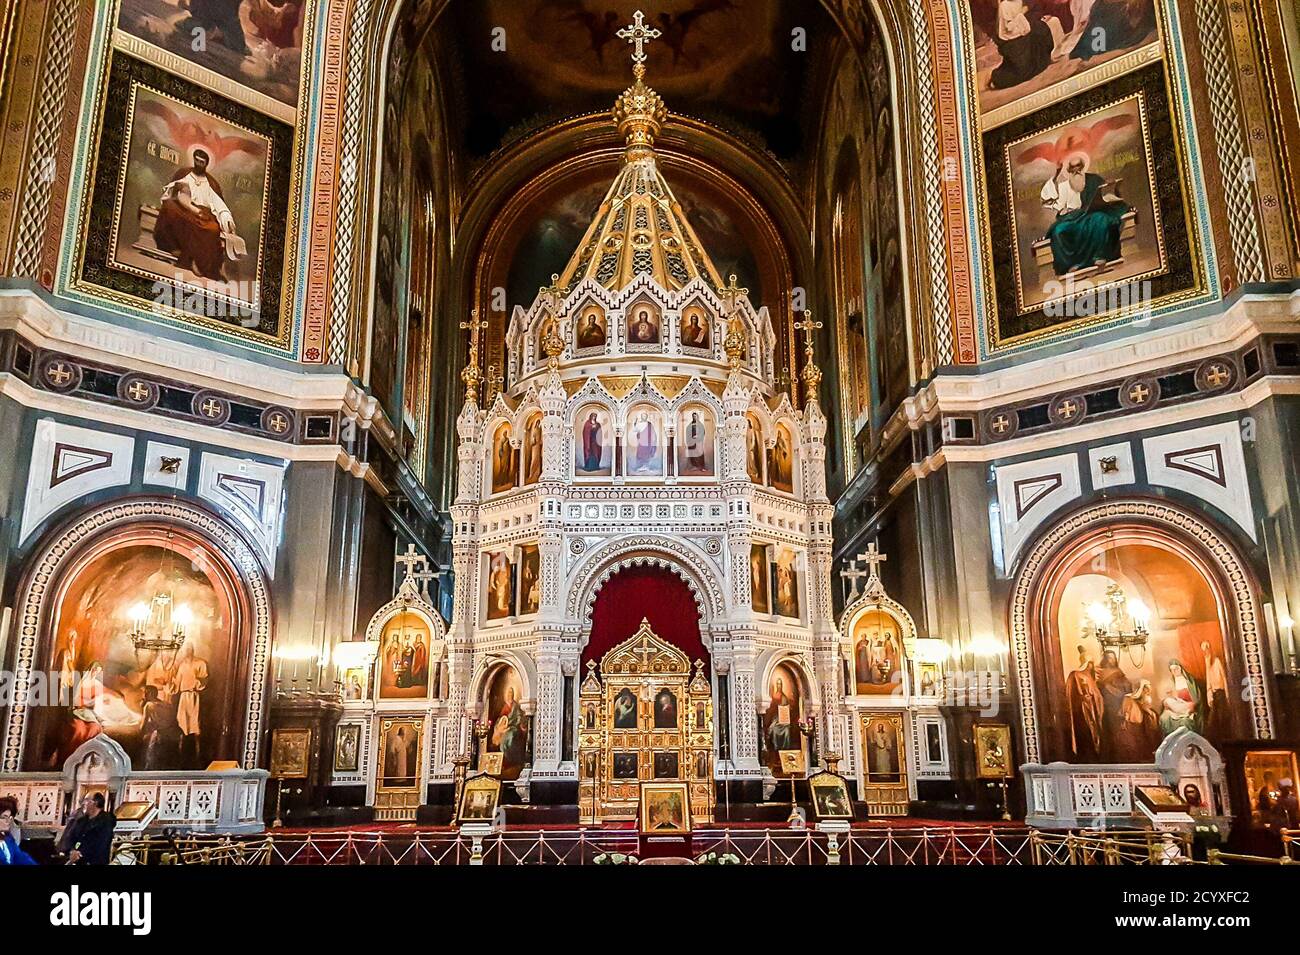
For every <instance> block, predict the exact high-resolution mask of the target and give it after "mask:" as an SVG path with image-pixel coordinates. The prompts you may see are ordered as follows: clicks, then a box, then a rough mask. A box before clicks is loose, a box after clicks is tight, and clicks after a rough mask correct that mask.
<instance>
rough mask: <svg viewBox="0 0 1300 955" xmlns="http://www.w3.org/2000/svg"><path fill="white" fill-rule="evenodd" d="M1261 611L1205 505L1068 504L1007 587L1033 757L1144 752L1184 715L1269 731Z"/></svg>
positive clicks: (1123, 759)
mask: <svg viewBox="0 0 1300 955" xmlns="http://www.w3.org/2000/svg"><path fill="white" fill-rule="evenodd" d="M1257 620H1258V611H1257V601H1256V597H1255V595H1254V593H1253V591H1252V588H1251V585H1250V582H1249V575H1248V573H1247V572H1246V569H1245V567H1244V565H1243V564H1242V562H1241V560H1240V558H1239V557H1238V556H1237V554H1236V551H1235V548H1233V547H1232V546H1231V544H1230V543H1229V542H1228V541H1226V540H1225V539H1224V538H1223V537H1222V536H1221V535H1220V534H1219V533H1218V532H1217V531H1216V530H1215V529H1213V528H1211V527H1210V526H1209V525H1207V524H1205V523H1204V522H1202V521H1200V520H1199V519H1198V518H1196V517H1194V516H1192V515H1190V514H1187V513H1186V512H1184V511H1182V510H1180V509H1178V508H1174V507H1172V506H1170V505H1166V504H1162V503H1157V502H1147V501H1120V502H1113V503H1108V504H1104V505H1100V506H1097V507H1093V508H1089V509H1087V510H1084V511H1081V512H1080V513H1078V514H1076V515H1073V516H1072V517H1070V518H1068V519H1067V520H1066V521H1064V522H1062V523H1061V524H1060V525H1058V526H1057V527H1056V528H1054V529H1053V530H1052V531H1050V532H1049V533H1048V534H1047V535H1045V536H1044V537H1043V538H1042V539H1041V540H1040V542H1039V543H1038V544H1037V546H1036V547H1035V548H1034V549H1033V550H1032V551H1031V552H1030V553H1029V555H1028V556H1027V557H1026V559H1025V562H1024V565H1023V567H1022V569H1021V572H1020V574H1019V576H1018V578H1017V581H1016V587H1015V590H1014V591H1013V594H1012V604H1011V635H1012V645H1013V649H1014V652H1015V655H1016V668H1017V674H1018V681H1019V691H1020V703H1021V709H1022V713H1021V716H1022V721H1023V727H1024V730H1025V742H1026V758H1027V760H1028V761H1030V762H1040V761H1043V760H1054V759H1063V760H1067V761H1071V762H1081V763H1095V762H1108V763H1142V762H1149V761H1151V759H1152V758H1153V756H1154V753H1155V750H1156V748H1157V747H1158V746H1159V744H1160V742H1161V741H1162V740H1163V739H1164V738H1166V737H1168V736H1169V735H1171V734H1172V733H1173V732H1175V731H1176V730H1178V729H1180V728H1184V727H1185V728H1187V729H1190V730H1191V731H1192V732H1196V733H1200V734H1203V735H1205V736H1206V737H1207V738H1208V739H1210V741H1211V742H1212V743H1216V744H1219V743H1222V742H1223V741H1224V740H1226V739H1231V738H1239V737H1242V736H1247V735H1253V736H1256V737H1260V738H1267V737H1269V736H1271V735H1272V718H1271V713H1270V709H1269V702H1268V698H1267V687H1266V685H1265V683H1264V680H1263V676H1262V674H1263V672H1264V668H1263V661H1262V650H1261V647H1260V643H1259V633H1258V630H1257ZM1241 688H1245V689H1246V690H1247V691H1248V692H1245V693H1243V692H1241ZM1045 700H1051V701H1054V702H1053V704H1052V705H1038V704H1039V701H1045ZM1058 701H1059V702H1058Z"/></svg>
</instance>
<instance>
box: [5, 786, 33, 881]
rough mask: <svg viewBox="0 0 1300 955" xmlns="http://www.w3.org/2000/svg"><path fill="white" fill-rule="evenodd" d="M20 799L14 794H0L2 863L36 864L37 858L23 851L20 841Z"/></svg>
mask: <svg viewBox="0 0 1300 955" xmlns="http://www.w3.org/2000/svg"><path fill="white" fill-rule="evenodd" d="M17 816H18V800H16V799H14V797H13V796H0V865H36V860H35V859H33V858H32V857H31V856H29V855H28V854H27V853H26V852H23V850H22V849H21V848H19V846H18V843H19V841H20V839H21V836H19V835H18V832H19V830H18V825H17Z"/></svg>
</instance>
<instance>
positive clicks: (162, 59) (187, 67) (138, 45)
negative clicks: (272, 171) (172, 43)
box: [112, 0, 310, 126]
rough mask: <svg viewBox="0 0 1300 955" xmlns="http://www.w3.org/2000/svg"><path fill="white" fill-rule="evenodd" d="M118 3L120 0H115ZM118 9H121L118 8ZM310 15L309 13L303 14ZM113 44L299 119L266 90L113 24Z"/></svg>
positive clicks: (301, 79)
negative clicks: (260, 91)
mask: <svg viewBox="0 0 1300 955" xmlns="http://www.w3.org/2000/svg"><path fill="white" fill-rule="evenodd" d="M118 2H119V4H120V3H121V0H118ZM119 9H120V8H119ZM304 16H310V13H307V14H304ZM117 22H118V21H117V16H116V14H115V15H114V19H113V23H114V24H116V23H117ZM306 32H307V31H306V20H305V19H304V21H303V39H304V42H305V41H306ZM112 47H113V49H115V50H121V51H122V52H123V53H129V54H130V55H131V56H134V57H135V58H136V59H138V60H144V61H145V62H146V63H152V64H153V65H154V66H156V67H158V68H159V69H163V70H166V71H167V72H168V73H175V74H176V75H177V76H179V77H181V78H182V79H187V80H189V81H190V82H191V83H197V84H199V85H200V86H206V87H208V88H209V89H211V90H213V91H214V92H217V93H220V94H221V95H222V96H224V97H226V99H231V100H234V101H235V102H237V103H242V104H243V105H245V106H248V107H251V108H252V109H255V110H257V111H258V112H259V113H265V114H266V115H268V116H270V117H272V118H273V119H278V120H280V121H281V122H284V123H288V124H289V125H291V126H292V125H293V123H294V121H295V120H296V119H297V118H298V110H297V108H296V107H295V106H293V105H291V104H289V103H285V102H283V101H281V100H278V99H276V98H275V97H274V96H268V95H267V94H265V93H259V92H258V91H257V90H255V89H252V88H251V87H248V86H245V85H244V84H243V83H239V82H236V81H235V80H232V79H231V78H230V77H228V76H225V75H223V74H221V73H218V72H216V71H215V70H210V69H208V68H207V67H204V66H199V65H198V64H197V63H195V62H193V61H192V60H187V59H186V58H185V57H183V56H180V55H179V54H176V53H172V52H171V51H170V50H164V49H163V48H162V47H160V46H155V45H154V44H152V43H150V42H149V41H148V40H142V39H140V37H138V36H136V35H135V34H133V33H127V32H126V31H125V30H123V29H122V28H121V27H119V26H116V25H115V26H114V27H113V38H112ZM307 52H308V51H307V50H306V49H305V48H304V49H303V51H302V66H303V69H302V70H300V72H299V74H298V98H299V100H301V99H302V89H303V84H304V83H305V82H306V81H307V79H308V74H307V72H306V69H305V67H306V65H307V60H308V57H307Z"/></svg>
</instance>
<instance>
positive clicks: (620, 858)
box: [591, 852, 641, 865]
mask: <svg viewBox="0 0 1300 955" xmlns="http://www.w3.org/2000/svg"><path fill="white" fill-rule="evenodd" d="M591 862H592V865H638V864H639V863H640V862H641V860H640V859H638V858H637V857H636V856H634V855H631V854H630V853H627V852H602V853H601V854H600V855H598V856H596V858H594V859H592V860H591Z"/></svg>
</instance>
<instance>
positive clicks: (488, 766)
mask: <svg viewBox="0 0 1300 955" xmlns="http://www.w3.org/2000/svg"><path fill="white" fill-rule="evenodd" d="M504 759H505V754H504V753H499V752H498V753H479V756H478V770H479V772H480V773H483V774H485V775H487V776H498V777H499V776H500V775H501V763H502V760H504Z"/></svg>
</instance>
